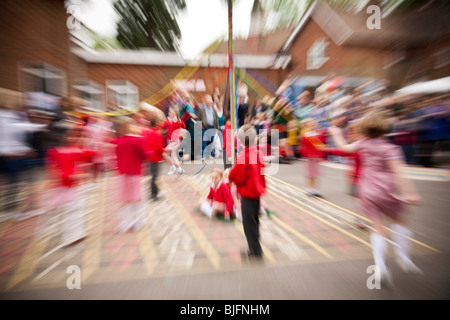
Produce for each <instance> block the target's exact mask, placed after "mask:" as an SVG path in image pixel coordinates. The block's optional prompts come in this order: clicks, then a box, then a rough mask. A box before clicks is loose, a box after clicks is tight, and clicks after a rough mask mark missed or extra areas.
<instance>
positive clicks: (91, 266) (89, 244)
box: [82, 177, 108, 283]
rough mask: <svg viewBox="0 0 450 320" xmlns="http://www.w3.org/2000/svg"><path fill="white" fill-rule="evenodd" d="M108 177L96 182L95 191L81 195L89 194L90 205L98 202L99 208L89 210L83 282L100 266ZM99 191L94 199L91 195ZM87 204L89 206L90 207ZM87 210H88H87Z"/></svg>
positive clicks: (83, 259)
mask: <svg viewBox="0 0 450 320" xmlns="http://www.w3.org/2000/svg"><path fill="white" fill-rule="evenodd" d="M107 179H108V178H107V177H104V178H103V179H101V183H98V182H97V183H96V185H95V190H96V191H97V192H85V193H84V194H83V195H82V196H89V199H88V200H90V201H89V202H90V203H89V204H90V206H92V202H95V203H98V204H99V210H98V211H97V210H91V211H90V216H91V217H90V219H88V218H89V216H88V217H86V218H87V219H88V226H87V230H89V233H91V234H90V235H89V236H88V237H87V238H86V239H85V241H86V249H85V251H84V253H83V258H82V266H83V272H82V281H83V283H84V282H86V280H87V279H88V278H89V277H90V276H91V275H92V274H93V273H94V272H95V271H96V270H98V268H99V267H100V258H101V254H102V252H101V251H102V230H103V218H104V213H105V184H106V180H107ZM99 189H100V190H99ZM98 193H100V199H99V202H96V201H94V200H95V199H94V198H93V197H92V195H96V194H97V195H98ZM90 206H89V207H90ZM88 212H89V211H88Z"/></svg>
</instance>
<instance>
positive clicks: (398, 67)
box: [279, 1, 450, 89]
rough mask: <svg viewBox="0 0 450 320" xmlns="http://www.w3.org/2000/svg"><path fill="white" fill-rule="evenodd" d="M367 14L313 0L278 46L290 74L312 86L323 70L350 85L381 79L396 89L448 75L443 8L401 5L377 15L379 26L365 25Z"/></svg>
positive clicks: (448, 32)
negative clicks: (287, 59) (402, 7)
mask: <svg viewBox="0 0 450 320" xmlns="http://www.w3.org/2000/svg"><path fill="white" fill-rule="evenodd" d="M368 5H370V3H369V4H367V6H368ZM367 6H366V7H367ZM369 16H370V14H368V13H366V8H363V9H362V10H361V11H359V12H358V13H355V12H348V11H343V10H340V9H337V8H334V7H333V8H332V7H330V6H329V5H327V4H326V2H324V1H314V2H313V3H312V4H311V5H310V7H309V8H308V10H307V11H306V13H305V14H304V16H303V17H302V19H301V21H300V22H299V24H298V25H297V26H296V27H295V28H294V30H293V31H292V33H291V34H290V36H289V37H288V39H287V40H286V42H285V43H284V45H283V46H282V48H281V50H280V51H279V53H280V54H289V55H290V56H291V58H292V59H291V62H290V64H289V66H288V70H289V73H290V76H291V77H299V78H303V79H304V80H305V82H306V83H307V84H309V85H311V86H314V85H316V84H317V83H319V82H320V81H321V80H322V79H324V78H325V77H326V76H327V75H328V74H336V75H339V76H344V77H345V78H346V82H347V85H349V86H352V85H354V86H356V85H358V84H360V83H362V82H364V81H367V80H371V79H386V80H388V82H389V84H390V86H391V87H392V89H396V88H399V87H401V86H403V85H405V84H408V83H411V82H415V81H419V80H429V79H436V78H440V77H444V76H448V75H450V63H449V62H450V28H449V24H448V21H449V17H448V10H447V12H446V11H445V10H442V8H440V7H439V5H437V6H434V5H430V6H424V8H421V7H419V8H414V9H409V10H408V11H401V10H400V11H398V12H394V13H392V14H390V15H389V16H387V17H382V16H381V19H380V29H369V28H368V26H367V20H368V18H369Z"/></svg>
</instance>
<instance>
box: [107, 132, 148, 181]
mask: <svg viewBox="0 0 450 320" xmlns="http://www.w3.org/2000/svg"><path fill="white" fill-rule="evenodd" d="M114 143H116V144H117V147H116V155H117V168H118V169H119V173H120V174H130V175H141V174H142V163H143V162H144V161H145V160H146V159H147V157H148V153H147V150H146V148H145V140H144V138H143V137H142V136H138V135H132V134H128V135H124V136H122V137H118V138H116V139H115V141H114Z"/></svg>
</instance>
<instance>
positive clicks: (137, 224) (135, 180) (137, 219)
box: [113, 118, 149, 232]
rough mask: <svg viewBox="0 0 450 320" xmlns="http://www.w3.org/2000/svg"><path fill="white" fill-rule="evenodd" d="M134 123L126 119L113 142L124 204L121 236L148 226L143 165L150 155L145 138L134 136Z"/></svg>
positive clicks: (121, 200) (121, 198) (121, 209)
mask: <svg viewBox="0 0 450 320" xmlns="http://www.w3.org/2000/svg"><path fill="white" fill-rule="evenodd" d="M133 125H134V121H133V120H132V119H131V118H123V119H121V122H120V123H119V137H118V138H116V139H115V141H113V143H115V144H116V145H117V146H116V155H117V168H118V171H119V197H118V200H119V201H120V202H121V203H122V207H121V208H120V209H119V211H120V213H119V214H120V220H121V222H120V225H119V228H118V231H119V232H126V231H128V230H129V229H132V228H133V229H134V230H135V231H138V230H139V229H140V228H141V227H142V226H143V224H144V220H145V208H144V206H143V203H142V199H143V188H142V174H143V171H142V165H143V163H144V161H146V160H147V158H148V156H149V152H148V151H147V149H146V147H145V140H144V138H143V137H142V136H141V135H136V134H133V133H132V132H134V131H133V130H134V129H133V127H132V126H133Z"/></svg>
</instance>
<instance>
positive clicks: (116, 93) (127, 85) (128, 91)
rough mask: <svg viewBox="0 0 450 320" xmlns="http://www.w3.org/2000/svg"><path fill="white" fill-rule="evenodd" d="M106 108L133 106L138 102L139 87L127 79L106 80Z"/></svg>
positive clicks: (114, 108) (115, 108)
mask: <svg viewBox="0 0 450 320" xmlns="http://www.w3.org/2000/svg"><path fill="white" fill-rule="evenodd" d="M106 92H107V104H108V109H110V110H117V109H120V108H126V107H128V108H129V107H133V106H135V105H136V104H137V103H138V102H139V88H138V87H137V86H135V85H134V84H133V83H131V82H130V81H128V80H109V81H106Z"/></svg>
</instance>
